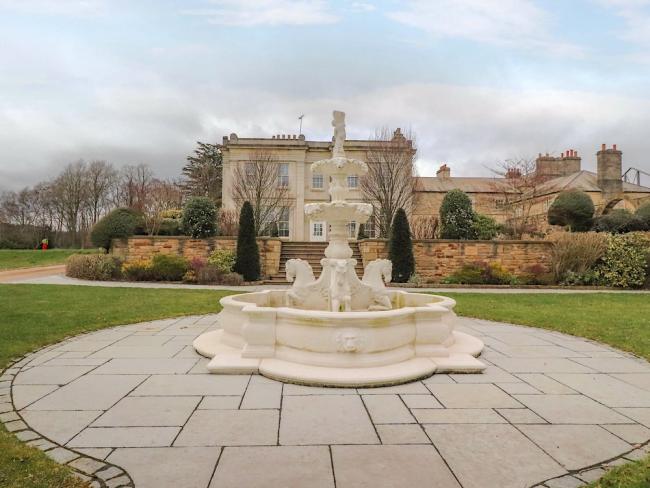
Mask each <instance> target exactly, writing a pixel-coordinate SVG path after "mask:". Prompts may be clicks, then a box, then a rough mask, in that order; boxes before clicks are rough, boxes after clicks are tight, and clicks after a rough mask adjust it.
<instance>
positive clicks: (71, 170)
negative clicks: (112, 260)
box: [52, 161, 88, 245]
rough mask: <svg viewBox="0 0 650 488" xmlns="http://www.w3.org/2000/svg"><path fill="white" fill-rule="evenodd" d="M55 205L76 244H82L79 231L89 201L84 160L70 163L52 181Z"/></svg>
mask: <svg viewBox="0 0 650 488" xmlns="http://www.w3.org/2000/svg"><path fill="white" fill-rule="evenodd" d="M52 190H53V197H54V200H53V205H54V207H55V208H56V210H57V211H58V213H59V214H60V216H61V219H62V221H63V224H64V225H65V228H66V229H67V230H68V231H69V232H70V233H71V236H72V241H73V243H74V244H78V245H81V244H82V242H81V239H79V231H80V230H81V226H80V223H81V220H82V219H81V217H82V211H83V210H84V206H85V205H86V204H87V202H88V188H87V184H86V164H85V163H84V162H83V161H77V162H75V163H70V164H68V165H67V166H66V167H65V168H64V170H63V171H62V172H61V174H60V175H59V176H58V177H57V178H56V179H55V180H54V182H53V183H52Z"/></svg>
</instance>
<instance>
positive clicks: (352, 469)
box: [0, 315, 650, 488]
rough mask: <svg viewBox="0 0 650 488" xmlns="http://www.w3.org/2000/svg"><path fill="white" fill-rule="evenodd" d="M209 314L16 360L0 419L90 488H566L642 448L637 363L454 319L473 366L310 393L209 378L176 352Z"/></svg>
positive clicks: (531, 332)
mask: <svg viewBox="0 0 650 488" xmlns="http://www.w3.org/2000/svg"><path fill="white" fill-rule="evenodd" d="M215 317H216V316H214V315H210V316H202V317H187V318H181V319H170V320H161V321H155V322H148V323H141V324H134V325H128V326H123V327H117V328H113V329H108V330H104V331H100V332H96V333H92V334H86V335H84V336H80V337H77V338H74V339H71V340H68V341H66V342H63V343H60V344H57V345H54V346H51V347H49V348H46V349H45V350H43V351H40V352H39V353H37V354H33V355H30V356H29V357H27V358H25V359H24V360H22V361H20V362H19V363H17V364H16V365H14V366H13V367H12V368H10V369H9V370H7V371H6V372H5V375H4V377H3V378H1V379H0V386H2V381H3V380H4V381H5V382H7V383H5V384H6V385H7V387H9V388H10V391H11V401H12V402H13V405H11V403H4V406H5V408H4V409H2V410H0V420H3V421H5V422H6V426H7V428H9V429H10V430H12V431H14V432H16V433H17V435H18V436H19V437H20V438H21V439H23V440H25V441H29V442H30V443H32V444H33V445H36V446H38V447H40V448H41V449H44V450H47V453H48V454H49V455H50V456H51V457H53V458H55V459H57V460H58V461H59V462H64V463H70V465H71V466H72V467H74V468H75V469H77V470H79V471H81V472H85V473H88V474H92V473H96V475H95V476H96V478H95V481H94V483H95V486H99V487H103V486H108V487H117V486H122V485H123V486H133V484H135V486H136V487H138V488H167V487H169V488H183V487H187V488H203V487H205V488H207V487H210V488H217V487H218V488H221V487H224V488H226V487H237V488H239V487H247V488H255V487H264V488H274V487H283V488H284V487H301V488H304V487H307V488H310V487H334V486H336V487H339V488H346V487H360V486H369V487H373V488H378V487H384V486H385V487H394V486H408V487H410V488H417V487H427V488H430V487H432V486H436V487H438V488H447V487H449V488H451V487H464V488H470V487H477V488H478V487H480V488H491V487H495V488H496V487H498V488H506V487H516V488H522V487H527V486H535V485H539V486H548V487H557V486H565V487H569V486H579V485H581V484H582V481H581V480H580V479H579V478H582V479H583V480H590V479H594V478H597V477H599V476H600V475H601V474H602V473H603V468H607V467H608V466H611V465H616V464H619V463H621V462H625V459H624V458H622V456H626V458H629V459H634V458H638V457H640V456H642V455H644V453H645V450H646V449H647V446H646V445H645V443H646V442H647V441H648V440H649V439H650V430H649V429H648V427H650V365H649V364H648V363H646V362H644V361H641V360H639V359H636V358H634V357H632V356H630V355H627V354H625V353H622V352H620V351H617V350H614V349H611V348H608V347H606V346H603V345H601V344H597V343H594V342H590V341H587V340H583V339H578V338H575V337H571V336H566V335H562V334H559V333H554V332H549V331H544V330H540V329H533V328H525V327H519V326H512V325H507V324H499V323H493V322H487V321H481V320H473V319H462V320H461V321H460V323H461V327H460V329H461V330H465V331H467V332H470V333H472V334H474V335H476V336H480V337H481V338H482V339H483V340H484V341H485V344H486V350H485V353H484V354H483V356H482V359H483V360H484V361H485V362H486V363H487V364H488V368H487V370H486V372H485V373H484V374H481V375H474V374H470V375H454V374H452V375H434V376H433V377H431V378H428V379H426V380H423V381H418V382H414V383H410V384H406V385H401V386H395V387H388V388H372V389H356V390H355V389H337V388H310V387H305V386H296V385H290V384H282V383H279V382H276V381H272V380H269V379H266V378H264V377H261V376H250V375H232V376H224V375H210V374H206V369H205V365H206V363H207V360H206V359H204V358H201V357H199V356H198V355H197V354H196V353H195V352H194V350H193V348H192V347H191V343H192V340H193V339H194V338H195V337H196V336H197V335H199V334H201V333H203V332H205V331H206V330H209V329H211V328H213V327H215V325H214V324H215ZM1 402H2V400H1V399H0V407H2V405H3V404H2V403H1ZM8 406H9V407H11V408H8ZM14 410H15V411H14ZM3 412H4V413H3ZM61 446H63V447H61ZM123 470H125V471H126V473H125V472H124V471H123ZM127 473H128V474H127ZM542 483H544V484H542Z"/></svg>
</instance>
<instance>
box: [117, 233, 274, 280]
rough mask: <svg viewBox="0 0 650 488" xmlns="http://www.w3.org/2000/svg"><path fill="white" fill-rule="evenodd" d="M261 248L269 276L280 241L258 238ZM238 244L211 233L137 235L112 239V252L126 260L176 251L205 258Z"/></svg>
mask: <svg viewBox="0 0 650 488" xmlns="http://www.w3.org/2000/svg"><path fill="white" fill-rule="evenodd" d="M257 245H258V247H259V249H260V262H261V267H262V274H263V275H264V276H271V275H273V274H276V273H277V272H278V269H279V268H280V250H281V242H280V240H279V239H273V238H260V239H257ZM236 248H237V239H236V238H234V237H211V238H208V239H192V238H191V237H180V236H179V237H176V236H173V237H168V236H156V237H145V236H136V237H130V238H128V239H114V240H113V245H112V247H111V253H112V254H114V255H116V256H119V257H121V258H122V259H123V260H125V261H126V262H131V261H137V260H147V259H151V258H152V257H153V256H155V255H156V254H176V255H178V256H183V257H185V258H187V259H192V258H193V257H202V258H207V257H208V256H209V255H210V253H212V251H214V250H217V249H230V250H233V251H234V250H235V249H236Z"/></svg>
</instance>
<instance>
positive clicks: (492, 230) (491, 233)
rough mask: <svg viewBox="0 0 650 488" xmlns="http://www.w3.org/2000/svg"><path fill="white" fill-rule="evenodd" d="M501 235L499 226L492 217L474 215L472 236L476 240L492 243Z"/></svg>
mask: <svg viewBox="0 0 650 488" xmlns="http://www.w3.org/2000/svg"><path fill="white" fill-rule="evenodd" d="M498 233H499V224H497V221H496V220H494V219H493V218H492V217H488V216H487V215H481V214H474V222H473V223H472V235H473V236H474V238H475V239H480V240H482V241H491V240H492V239H494V238H495V237H496V236H497V234H498Z"/></svg>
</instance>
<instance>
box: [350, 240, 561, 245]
mask: <svg viewBox="0 0 650 488" xmlns="http://www.w3.org/2000/svg"><path fill="white" fill-rule="evenodd" d="M358 242H359V243H362V242H382V243H387V242H388V239H362V240H360V241H358ZM412 242H413V243H416V242H432V243H447V242H449V243H458V244H542V245H552V244H553V242H552V241H547V240H542V239H539V240H516V239H503V240H497V239H493V240H489V241H486V240H479V239H413V240H412Z"/></svg>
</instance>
